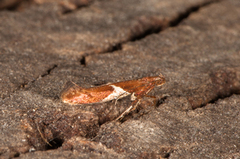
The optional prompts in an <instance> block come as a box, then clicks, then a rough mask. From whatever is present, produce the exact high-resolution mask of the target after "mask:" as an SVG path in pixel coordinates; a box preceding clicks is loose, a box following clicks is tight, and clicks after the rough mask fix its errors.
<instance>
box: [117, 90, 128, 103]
mask: <svg viewBox="0 0 240 159" xmlns="http://www.w3.org/2000/svg"><path fill="white" fill-rule="evenodd" d="M128 94H129V93H128V92H124V93H122V94H121V95H119V96H118V97H117V98H116V100H115V105H116V104H117V101H118V99H121V98H123V97H125V96H127V95H128Z"/></svg>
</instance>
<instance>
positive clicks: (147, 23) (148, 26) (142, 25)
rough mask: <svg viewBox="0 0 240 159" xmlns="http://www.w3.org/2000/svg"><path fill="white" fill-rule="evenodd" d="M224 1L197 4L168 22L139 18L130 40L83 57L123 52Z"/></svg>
mask: <svg viewBox="0 0 240 159" xmlns="http://www.w3.org/2000/svg"><path fill="white" fill-rule="evenodd" d="M220 1H222V0H214V1H207V2H204V3H201V4H197V5H194V6H191V7H189V8H187V9H186V10H185V11H184V12H182V13H179V15H178V16H176V17H174V18H173V19H170V20H166V19H161V18H159V17H157V16H151V17H145V16H142V17H138V19H136V20H135V24H134V25H132V26H131V27H130V28H131V29H130V35H129V37H128V39H126V40H123V41H120V42H119V43H115V44H112V45H110V46H109V47H108V48H106V49H104V50H101V51H98V52H97V53H96V52H94V51H91V52H86V54H85V55H83V59H85V58H86V57H87V56H89V55H94V54H106V53H112V52H115V51H119V50H122V45H123V44H125V43H127V42H133V41H138V40H141V39H143V38H145V37H146V36H149V35H151V34H155V33H160V32H161V31H164V30H166V29H167V28H170V27H176V26H178V25H179V24H180V23H181V22H182V21H184V20H185V19H186V18H188V17H189V15H191V14H192V13H195V12H197V11H198V10H199V9H201V8H203V7H205V6H208V5H210V4H213V3H217V2H220ZM81 65H84V66H86V65H87V63H86V61H84V63H82V62H81Z"/></svg>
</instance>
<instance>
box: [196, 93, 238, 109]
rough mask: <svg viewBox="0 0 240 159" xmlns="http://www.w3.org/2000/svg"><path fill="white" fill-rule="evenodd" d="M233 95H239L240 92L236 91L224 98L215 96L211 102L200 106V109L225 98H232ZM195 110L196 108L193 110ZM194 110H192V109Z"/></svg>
mask: <svg viewBox="0 0 240 159" xmlns="http://www.w3.org/2000/svg"><path fill="white" fill-rule="evenodd" d="M233 95H240V90H239V91H237V92H231V93H229V94H227V95H225V96H221V95H220V96H217V97H216V98H213V99H212V100H210V101H209V102H208V103H206V104H202V105H201V106H200V108H202V107H205V106H207V105H208V104H215V103H217V102H218V101H219V100H224V99H226V98H229V97H231V96H233ZM195 109H196V108H195ZM193 110H194V109H193Z"/></svg>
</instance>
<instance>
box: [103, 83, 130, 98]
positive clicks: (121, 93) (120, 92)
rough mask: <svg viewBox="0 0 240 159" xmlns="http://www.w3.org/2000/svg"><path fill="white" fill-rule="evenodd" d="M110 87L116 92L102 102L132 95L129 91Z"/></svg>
mask: <svg viewBox="0 0 240 159" xmlns="http://www.w3.org/2000/svg"><path fill="white" fill-rule="evenodd" d="M109 86H112V87H113V88H114V91H113V92H112V93H111V94H109V95H108V96H107V97H106V98H104V99H103V100H102V102H107V101H110V100H113V99H117V98H123V97H125V96H127V95H129V94H130V93H128V92H127V91H124V90H123V89H122V88H121V87H117V86H114V85H109Z"/></svg>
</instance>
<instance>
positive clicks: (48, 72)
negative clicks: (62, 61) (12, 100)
mask: <svg viewBox="0 0 240 159" xmlns="http://www.w3.org/2000/svg"><path fill="white" fill-rule="evenodd" d="M56 67H57V65H53V67H51V68H50V69H48V70H47V73H44V74H43V75H40V76H39V77H38V78H36V79H34V80H32V81H29V82H24V83H22V84H20V85H19V86H18V87H17V89H16V90H14V91H13V92H12V93H11V94H10V95H8V96H6V97H3V98H1V99H3V100H4V99H6V98H9V97H10V96H11V95H12V94H14V93H16V92H17V91H18V90H23V89H25V88H26V87H27V86H28V85H29V84H30V83H34V82H35V81H37V80H38V79H39V78H40V77H45V76H47V75H49V74H50V73H51V71H52V70H53V69H55V68H56Z"/></svg>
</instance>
